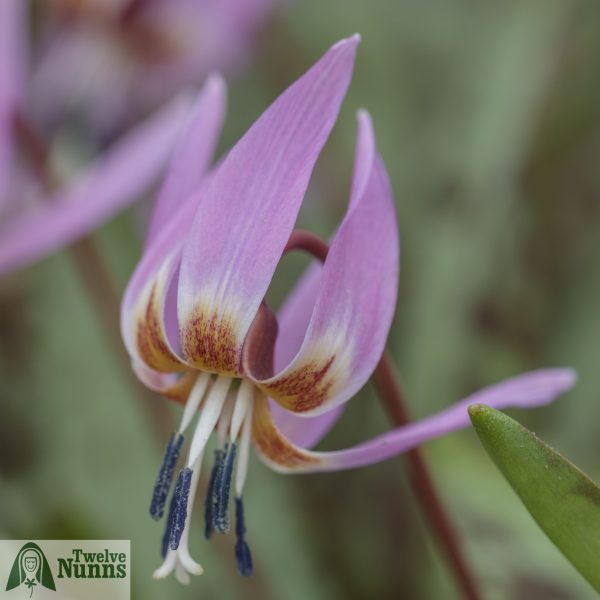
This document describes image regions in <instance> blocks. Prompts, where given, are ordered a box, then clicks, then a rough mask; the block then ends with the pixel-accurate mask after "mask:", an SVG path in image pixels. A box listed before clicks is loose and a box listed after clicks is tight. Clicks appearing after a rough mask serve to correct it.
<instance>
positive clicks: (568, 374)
mask: <svg viewBox="0 0 600 600" xmlns="http://www.w3.org/2000/svg"><path fill="white" fill-rule="evenodd" d="M576 379H577V378H576V374H575V372H574V371H573V370H572V369H541V370H539V371H532V372H530V373H525V374H523V375H520V376H518V377H514V378H513V379H509V380H507V381H504V382H502V383H499V384H496V385H493V386H491V387H488V388H485V389H483V390H481V391H479V392H476V393H475V394H472V395H471V396H469V397H467V398H465V399H464V400H462V401H460V402H457V403H456V404H454V405H453V406H451V407H450V408H448V409H446V410H444V411H441V412H439V413H437V414H435V415H432V416H431V417H427V418H425V419H423V420H421V421H418V422H416V423H411V424H410V425H406V426H404V427H398V428H397V429H393V430H391V431H389V432H387V433H384V434H382V435H380V436H377V437H376V438H374V439H372V440H370V441H368V442H366V443H363V444H360V445H358V446H355V447H353V448H348V449H347V450H339V451H334V452H311V451H308V450H304V449H302V448H300V447H298V446H295V445H293V444H292V443H291V442H289V440H286V439H285V437H284V436H283V435H282V433H281V432H279V431H277V430H276V428H275V426H274V423H273V422H272V421H271V419H270V415H269V413H268V408H266V406H267V405H266V402H263V403H262V405H257V410H255V413H256V415H255V421H254V435H255V442H256V446H257V450H258V452H259V455H260V456H261V458H262V459H263V461H264V462H265V463H266V464H267V465H269V466H270V467H272V468H273V469H275V470H276V471H280V472H283V473H293V472H304V473H309V472H317V471H341V470H344V469H353V468H356V467H362V466H366V465H370V464H373V463H377V462H381V461H383V460H386V459H388V458H392V457H394V456H397V455H398V454H401V453H403V452H406V451H408V450H411V449H412V448H415V447H416V446H419V445H420V444H423V443H425V442H427V441H428V440H431V439H434V438H436V437H440V436H442V435H444V434H447V433H450V432H452V431H456V430H458V429H463V428H465V427H468V426H469V425H470V420H469V415H468V413H467V407H468V406H470V405H471V404H487V405H489V406H492V407H494V408H497V409H504V408H509V407H518V408H531V407H535V406H540V405H542V404H547V403H549V402H552V401H553V400H556V398H557V397H558V396H559V395H560V394H562V393H564V392H566V391H568V390H569V389H571V388H572V387H573V385H574V384H575V382H576Z"/></svg>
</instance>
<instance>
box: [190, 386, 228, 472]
mask: <svg viewBox="0 0 600 600" xmlns="http://www.w3.org/2000/svg"><path fill="white" fill-rule="evenodd" d="M230 385H231V378H230V377H223V376H221V375H219V377H217V379H215V381H214V383H213V385H212V387H211V388H210V391H209V392H208V396H207V398H206V400H205V401H204V406H203V408H202V411H201V412H200V418H199V419H198V424H197V425H196V431H194V437H193V438H192V445H191V448H190V453H189V456H188V463H187V466H188V467H189V468H191V467H192V465H193V464H194V463H195V462H196V461H197V460H198V458H199V457H200V455H201V454H202V452H203V451H204V447H205V446H206V442H208V438H209V437H210V434H211V433H212V431H213V429H214V428H215V425H216V424H217V421H218V420H219V416H220V414H221V410H222V408H223V404H224V402H225V398H226V397H227V391H228V390H229V386H230Z"/></svg>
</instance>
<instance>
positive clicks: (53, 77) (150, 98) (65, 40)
mask: <svg viewBox="0 0 600 600" xmlns="http://www.w3.org/2000/svg"><path fill="white" fill-rule="evenodd" d="M54 4H55V6H57V7H59V8H61V7H62V10H57V11H55V13H57V14H55V18H54V19H52V18H51V19H49V20H50V22H51V25H50V27H48V28H47V30H46V32H45V44H44V51H43V54H42V57H41V61H40V64H39V66H38V68H37V69H36V72H35V76H34V82H33V84H34V92H35V93H34V99H39V100H38V101H37V102H35V108H36V112H38V113H39V114H40V115H41V116H42V117H43V118H44V119H45V120H46V121H53V120H55V119H56V118H58V117H60V116H62V114H63V113H64V111H65V110H66V109H70V110H72V109H78V110H79V111H81V112H82V113H84V114H86V116H88V117H89V118H90V120H91V122H92V125H93V127H94V129H95V130H96V131H97V132H100V133H103V134H106V133H109V134H112V133H114V131H115V130H116V129H117V128H118V127H119V126H120V125H122V124H123V123H124V122H127V121H128V120H130V119H131V117H132V115H133V116H135V115H138V114H140V113H141V114H143V113H144V112H146V111H148V110H149V109H152V108H154V107H156V106H157V105H158V104H160V103H162V102H164V101H166V100H167V99H168V98H169V97H170V96H171V95H172V94H173V93H174V92H176V91H178V90H180V89H181V88H182V87H187V86H190V85H194V86H197V85H199V84H200V83H201V82H202V80H203V79H204V78H205V77H206V75H207V74H208V73H210V72H211V71H213V70H215V69H219V70H227V71H228V72H229V71H235V70H237V69H239V68H240V67H241V66H243V65H244V63H246V62H248V56H249V53H250V52H251V49H252V46H253V45H254V43H255V41H256V39H255V38H256V37H257V34H258V33H259V32H260V29H261V27H262V26H263V25H264V24H265V22H266V21H267V18H268V16H269V15H270V14H271V13H272V12H273V9H274V7H275V5H276V0H115V1H111V2H106V1H104V0H103V1H102V2H97V1H91V0H87V1H86V2H83V3H82V2H79V1H78V2H73V1H72V0H56V1H55V3H54ZM51 16H52V15H51ZM61 16H62V18H61Z"/></svg>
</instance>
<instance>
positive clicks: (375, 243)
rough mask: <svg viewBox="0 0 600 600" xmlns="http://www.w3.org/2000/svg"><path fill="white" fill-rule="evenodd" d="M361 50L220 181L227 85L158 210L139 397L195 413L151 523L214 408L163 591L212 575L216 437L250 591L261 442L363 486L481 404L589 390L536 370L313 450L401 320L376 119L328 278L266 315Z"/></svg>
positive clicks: (172, 531) (311, 78)
mask: <svg viewBox="0 0 600 600" xmlns="http://www.w3.org/2000/svg"><path fill="white" fill-rule="evenodd" d="M358 42H359V38H358V36H353V37H351V38H348V39H346V40H342V41H341V42H339V43H337V44H335V45H334V46H333V47H332V48H331V49H330V50H329V51H328V52H327V53H326V54H325V55H324V56H323V57H322V58H321V59H320V60H319V61H318V62H317V63H316V64H315V65H314V66H313V67H312V68H311V69H310V70H309V71H308V72H307V73H305V74H304V75H303V76H302V77H300V78H299V79H298V80H297V81H296V82H294V83H293V84H292V85H291V86H290V87H289V88H288V89H287V90H286V91H285V92H284V93H283V94H282V95H281V96H280V97H279V98H278V99H277V100H276V101H275V102H274V103H273V104H272V105H271V106H270V107H269V108H268V109H267V110H266V111H265V112H264V113H263V115H262V116H261V117H260V118H259V119H258V120H257V121H256V122H255V123H254V125H252V127H251V128H250V129H249V130H248V131H247V132H246V134H245V135H244V136H243V137H242V138H241V139H240V140H239V141H238V143H237V144H236V145H235V146H234V147H233V148H232V149H231V150H230V151H229V152H228V153H227V154H226V155H225V157H224V158H223V159H222V161H221V162H220V163H219V164H218V165H217V166H216V167H215V168H214V169H212V170H210V168H209V165H210V158H211V155H212V152H213V150H214V148H215V145H216V143H217V139H218V135H219V131H220V127H221V123H222V121H223V118H224V113H225V87H224V84H223V82H222V81H219V80H218V79H213V80H211V81H210V82H209V84H207V86H206V87H205V89H204V91H203V92H202V94H201V96H200V98H199V100H198V104H197V106H196V109H195V112H194V115H193V117H192V118H191V121H190V124H189V125H188V127H187V134H186V136H185V137H184V138H183V139H182V142H181V145H180V146H179V147H178V149H177V150H176V152H175V154H174V156H173V159H172V162H171V167H170V170H169V172H168V174H167V178H166V180H165V182H164V184H163V187H162V189H161V192H160V193H159V196H158V199H157V204H156V209H155V214H154V217H153V219H152V221H151V224H150V228H149V231H148V235H147V240H146V245H145V249H144V252H143V255H142V258H141V260H140V262H139V264H138V266H137V268H136V270H135V272H134V274H133V276H132V278H131V280H130V282H129V285H128V287H127V291H126V294H125V297H124V300H123V305H122V316H121V327H122V333H123V337H124V340H125V344H126V346H127V349H128V351H129V353H130V355H131V358H132V364H133V368H134V370H135V372H136V373H137V375H138V376H139V378H140V379H141V381H143V382H144V383H145V384H146V385H147V386H148V387H150V388H151V389H153V390H155V391H158V392H160V393H162V394H164V395H165V396H167V397H171V398H173V399H175V400H177V401H179V402H181V403H185V409H184V411H183V416H182V421H181V425H180V427H179V429H178V431H177V432H176V433H174V434H173V435H172V437H171V439H170V441H169V444H168V447H167V451H166V453H165V458H164V461H163V464H162V466H161V469H160V472H159V476H158V478H157V481H156V484H155V488H154V494H153V497H152V503H151V507H150V512H151V515H152V517H153V518H155V519H160V518H161V517H162V516H163V515H164V512H165V506H166V501H167V498H168V495H169V492H170V488H171V484H172V480H173V475H174V470H175V467H176V464H177V460H178V457H179V454H180V452H181V449H182V446H183V442H184V438H183V435H184V433H185V431H186V430H187V428H188V427H189V425H190V423H191V421H192V419H193V417H194V416H195V414H196V412H197V411H198V409H199V417H198V421H197V425H196V428H195V431H194V433H193V435H192V440H191V444H190V447H189V451H188V455H187V458H186V461H185V468H184V469H183V470H182V471H181V472H180V474H179V476H178V479H177V483H176V486H175V491H174V494H173V497H172V500H171V504H170V510H169V514H168V518H167V524H166V529H165V536H164V539H163V556H164V563H163V565H162V566H161V567H160V568H159V569H158V570H157V571H156V573H155V576H156V577H158V578H160V577H165V576H166V575H168V574H169V573H171V572H172V571H173V570H175V574H176V576H177V577H178V578H179V579H180V580H181V581H184V582H186V581H187V580H188V579H189V574H190V573H192V574H200V573H202V567H201V566H200V565H199V564H198V563H196V562H195V561H194V560H193V559H192V558H191V556H190V554H189V551H188V535H189V531H190V512H191V507H192V506H193V498H194V495H195V493H196V487H197V483H198V478H199V472H200V468H201V465H202V462H203V455H204V453H205V451H206V444H207V442H208V440H209V437H210V436H211V434H212V432H213V430H216V431H217V437H218V446H217V451H216V458H215V466H214V467H213V471H212V474H211V478H210V484H209V489H208V493H207V500H206V504H205V534H206V535H207V536H210V535H211V534H212V532H213V530H215V529H216V530H218V531H220V532H226V531H228V529H229V513H228V504H229V495H230V486H231V482H232V478H233V471H234V461H235V458H236V454H237V455H238V456H237V470H236V472H235V496H236V502H235V505H236V514H237V524H236V534H237V538H238V539H237V543H236V546H235V555H236V560H237V564H238V570H239V571H240V573H241V574H242V575H249V574H250V573H251V572H252V559H251V556H250V550H249V548H248V544H247V542H246V537H245V535H246V529H245V522H244V515H243V503H242V493H243V488H244V484H245V481H246V475H247V469H248V457H249V448H250V443H251V441H253V442H254V445H255V447H256V450H257V452H258V455H259V456H260V458H261V459H262V460H263V461H264V462H265V463H266V464H267V465H269V466H270V467H272V468H273V469H275V470H276V471H280V472H284V473H298V472H305V473H306V472H317V471H332V470H340V469H350V468H354V467H358V466H363V465H368V464H371V463H375V462H378V461H381V460H384V459H387V458H390V457H392V456H396V455H397V454H399V453H401V452H404V451H406V450H409V449H411V448H414V447H415V446H417V445H419V444H421V443H423V442H425V441H427V440H429V439H431V438H434V437H436V436H439V435H442V434H444V433H448V432H450V431H454V430H456V429H459V428H462V427H466V426H467V425H468V423H469V418H468V414H467V410H466V409H467V406H468V405H469V404H472V403H477V402H483V403H486V404H489V405H491V406H495V407H497V408H502V407H507V406H520V407H528V406H537V405H541V404H544V403H547V402H550V401H552V400H554V399H555V398H556V397H557V396H558V395H559V394H561V393H562V392H564V391H565V390H568V389H569V388H570V387H571V386H572V385H573V383H574V380H575V376H574V373H573V372H572V371H571V370H570V369H546V370H541V371H536V372H533V373H529V374H526V375H521V376H520V377H516V378H514V379H511V380H509V381H506V382H504V383H501V384H498V385H496V386H493V387H491V388H487V389H485V390H482V391H480V392H478V393H476V394H474V395H472V396H470V397H468V398H466V399H465V400H462V401H461V402H459V403H457V404H455V405H454V406H452V407H450V408H448V409H447V410H445V411H443V412H441V413H439V414H437V415H434V416H432V417H429V418H427V419H424V420H423V421H421V422H418V423H414V424H411V425H407V426H405V427H400V428H397V429H394V430H392V431H390V432H388V433H384V434H383V435H380V436H378V437H376V438H375V439H373V440H371V441H368V442H366V443H363V444H361V445H359V446H356V447H353V448H350V449H347V450H341V451H336V452H315V451H311V450H310V448H311V447H312V446H314V444H316V443H317V442H318V441H319V440H320V439H321V438H322V437H323V436H324V435H325V433H326V432H327V431H328V430H329V429H330V427H331V426H332V425H333V424H334V422H335V421H336V420H337V418H338V417H339V416H340V411H341V409H342V407H343V405H344V404H345V403H346V402H347V401H348V400H349V399H350V398H352V397H353V396H354V395H355V393H356V392H357V391H358V390H359V389H360V388H361V387H362V386H363V385H364V384H365V382H366V381H367V380H368V378H369V377H370V375H371V374H372V372H373V370H374V369H375V367H376V365H377V363H378V361H379V360H380V357H381V355H382V352H383V350H384V346H385V342H386V338H387V335H388V331H389V328H390V324H391V321H392V317H393V314H394V310H395V304H396V293H397V287H398V273H399V241H398V230H397V223H396V217H395V207H394V200H393V196H392V190H391V187H390V183H389V180H388V176H387V173H386V170H385V166H384V163H383V161H382V159H381V157H380V156H379V154H378V152H377V149H376V143H375V137H374V133H373V127H372V123H371V119H370V117H369V115H368V114H367V113H366V112H365V111H359V113H358V136H357V146H356V154H355V163H354V176H353V180H352V186H351V192H350V200H349V205H348V211H347V213H346V215H345V217H344V218H343V220H342V222H341V224H340V226H339V228H338V230H337V232H336V234H335V236H334V237H333V241H332V244H331V249H330V251H329V254H328V256H327V259H326V260H325V263H324V264H323V266H322V267H317V266H315V267H313V268H311V269H309V271H308V272H307V274H306V275H305V276H304V277H303V278H302V279H301V281H300V282H299V284H298V286H297V287H296V289H295V290H294V291H293V293H292V294H291V296H290V297H289V299H288V301H287V302H286V303H285V305H284V307H283V308H282V310H281V311H280V312H279V315H278V317H277V318H276V317H275V316H274V315H273V314H272V313H271V312H270V310H269V308H268V307H267V305H266V303H265V301H264V298H265V293H266V292H267V288H268V287H269V284H270V281H271V279H272V277H273V274H274V272H275V269H276V267H277V264H278V262H279V260H280V258H281V255H282V253H283V252H284V250H285V248H286V245H287V244H288V240H290V236H291V234H292V231H293V227H294V224H295V221H296V217H297V214H298V211H299V209H300V205H301V203H302V200H303V197H304V194H305V191H306V188H307V185H308V182H309V179H310V176H311V173H312V170H313V167H314V164H315V162H316V160H317V158H318V155H319V153H320V151H321V149H322V147H323V145H324V144H325V142H326V140H327V138H328V136H329V133H330V131H331V128H332V127H333V125H334V123H335V121H336V118H337V114H338V111H339V109H340V105H341V103H342V100H343V98H344V96H345V93H346V90H347V87H348V85H349V83H350V79H351V74H352V69H353V65H354V58H355V52H356V47H357V45H358ZM278 332H279V333H278ZM269 399H270V400H269Z"/></svg>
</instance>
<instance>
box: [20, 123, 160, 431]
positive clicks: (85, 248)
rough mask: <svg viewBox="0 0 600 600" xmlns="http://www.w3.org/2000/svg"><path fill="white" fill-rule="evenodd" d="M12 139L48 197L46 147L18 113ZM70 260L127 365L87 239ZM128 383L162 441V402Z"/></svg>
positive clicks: (106, 278)
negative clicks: (13, 138)
mask: <svg viewBox="0 0 600 600" xmlns="http://www.w3.org/2000/svg"><path fill="white" fill-rule="evenodd" d="M13 126H14V131H15V136H16V138H17V140H18V142H19V144H20V147H21V149H22V151H23V153H24V154H25V155H26V156H27V158H28V159H29V162H30V164H31V166H32V168H33V170H34V171H35V173H36V176H37V177H38V179H39V181H40V182H41V183H42V186H43V188H44V189H45V191H46V192H48V193H49V194H51V193H52V192H53V191H55V190H56V189H57V188H58V181H57V180H56V179H55V178H54V176H53V174H52V173H51V170H50V167H49V164H48V146H47V144H46V142H45V140H44V139H42V137H41V136H40V135H39V134H38V132H37V131H36V130H35V129H34V127H33V126H32V125H31V124H30V123H29V121H28V120H27V119H26V118H25V117H24V115H23V114H22V113H20V112H17V113H16V114H15V117H14V121H13ZM70 253H71V256H72V258H73V260H74V262H75V266H76V268H77V272H78V274H79V277H80V279H81V280H82V282H83V284H84V286H85V288H86V290H87V291H88V294H89V297H90V298H91V300H92V301H93V303H94V305H95V307H96V311H97V313H98V315H99V316H100V318H101V319H102V325H103V329H104V330H105V331H106V332H107V335H108V337H109V339H110V341H111V343H112V346H113V351H114V353H115V354H116V356H117V359H118V362H119V363H120V364H125V365H128V364H129V362H130V359H129V356H128V355H127V352H126V350H125V347H124V346H123V342H122V341H121V332H120V330H119V314H120V302H119V295H118V293H117V291H116V289H115V286H114V284H113V282H112V281H111V278H110V273H109V272H108V270H107V269H106V267H105V265H104V261H103V260H102V257H101V256H100V254H99V253H98V251H97V249H96V247H95V245H94V243H93V241H92V240H91V238H83V239H81V240H79V241H78V242H76V243H75V244H73V245H72V246H71V247H70ZM127 371H128V373H129V374H130V381H131V382H132V383H133V385H134V389H135V396H136V398H137V399H138V401H139V405H140V408H141V411H142V413H143V414H144V415H145V417H146V419H147V420H148V423H149V424H150V426H151V427H152V429H153V431H154V432H155V434H156V435H157V436H158V439H166V438H167V437H168V435H169V433H170V431H171V429H172V426H171V418H170V414H169V409H168V407H167V405H166V403H164V402H157V401H156V398H155V396H154V394H152V393H151V392H150V391H149V390H147V389H146V388H145V387H144V386H143V385H142V384H141V383H140V382H139V381H138V380H137V379H136V378H135V377H134V376H133V374H132V372H131V370H130V369H127Z"/></svg>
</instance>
